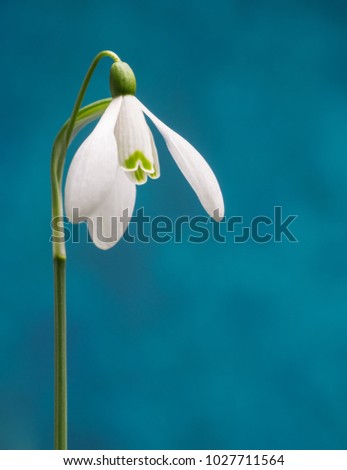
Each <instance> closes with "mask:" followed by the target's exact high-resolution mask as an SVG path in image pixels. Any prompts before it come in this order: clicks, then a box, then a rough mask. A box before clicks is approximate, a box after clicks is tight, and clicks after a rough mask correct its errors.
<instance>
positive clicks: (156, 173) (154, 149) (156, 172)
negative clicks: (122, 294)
mask: <svg viewBox="0 0 347 470" xmlns="http://www.w3.org/2000/svg"><path fill="white" fill-rule="evenodd" d="M147 127H148V126H147ZM148 132H149V137H150V139H151V146H152V158H153V165H154V173H151V174H150V175H149V176H150V177H151V178H152V179H157V178H159V176H160V165H159V158H158V152H157V147H156V146H155V142H154V138H153V134H152V131H151V129H150V128H149V127H148Z"/></svg>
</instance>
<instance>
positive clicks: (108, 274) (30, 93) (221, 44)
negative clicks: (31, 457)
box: [0, 0, 347, 449]
mask: <svg viewBox="0 0 347 470" xmlns="http://www.w3.org/2000/svg"><path fill="white" fill-rule="evenodd" d="M0 9H1V10H0V12H1V15H0V18H1V19H0V26H1V27H0V38H1V44H2V53H1V76H0V84H1V87H0V95H1V104H2V107H1V118H0V119H1V150H2V151H1V158H0V168H1V170H0V171H1V173H0V174H1V185H0V194H1V201H2V214H1V219H2V220H1V246H2V248H1V265H2V266H1V267H2V269H1V290H0V309H1V328H0V371H1V372H0V423H1V424H0V447H1V448H2V449H49V448H51V447H52V442H53V311H52V302H53V290H52V283H53V279H52V267H51V245H50V243H49V236H50V181H49V161H50V150H51V145H52V142H53V139H54V137H55V134H56V133H57V131H58V129H59V128H60V126H61V124H62V123H63V122H64V121H65V120H66V119H67V117H68V116H69V113H70V112H71V109H72V105H73V102H74V99H75V97H76V93H77V91H78V89H79V86H80V83H81V80H82V78H83V76H84V73H85V71H86V69H87V67H88V65H89V63H90V61H91V60H92V58H93V57H94V55H95V54H96V53H97V52H98V51H99V50H101V49H105V48H107V49H113V50H115V51H116V52H117V53H118V54H119V55H120V56H121V57H122V58H123V60H125V61H127V62H129V63H130V64H131V66H132V67H133V69H134V71H135V72H136V75H137V80H138V97H139V98H140V99H141V100H142V101H143V102H144V103H145V104H146V105H147V106H148V107H149V108H150V109H151V110H152V111H153V112H154V113H155V114H157V115H158V116H159V117H160V118H161V119H163V120H164V122H166V123H167V124H168V125H170V126H172V127H173V128H174V129H175V130H177V131H178V132H180V133H181V134H182V135H184V136H185V137H186V138H187V139H188V140H189V141H190V142H192V143H193V144H194V145H195V146H196V147H197V148H198V149H199V150H200V151H201V152H202V154H203V155H204V156H206V158H207V160H208V161H209V163H210V164H211V166H212V167H213V169H214V171H215V173H216V175H217V177H218V179H219V181H220V184H221V187H222V190H223V194H224V197H225V204H226V214H227V216H232V215H242V216H244V217H245V218H246V220H248V221H249V220H250V219H251V218H252V217H254V216H256V215H262V214H265V215H270V216H271V214H272V212H273V207H274V206H275V205H281V206H283V210H284V213H285V214H298V216H299V217H298V219H297V221H296V222H295V224H294V225H293V231H294V233H295V235H296V236H297V238H298V240H299V242H298V243H288V242H286V241H284V242H283V243H277V244H275V243H273V242H271V243H268V244H263V245H260V244H256V243H253V242H248V243H245V244H234V243H233V242H232V239H231V238H229V239H228V242H227V243H226V244H218V243H215V242H213V241H211V240H210V241H208V242H207V243H205V244H200V245H193V244H190V243H182V244H174V243H168V244H164V245H160V244H157V243H154V242H152V243H149V244H141V243H137V244H126V243H124V241H122V242H120V243H119V245H117V246H116V247H115V248H113V249H112V250H110V251H108V252H102V251H99V250H97V249H96V248H95V247H94V246H93V245H91V244H87V243H85V242H82V243H81V244H76V245H72V244H71V243H70V244H68V247H67V249H68V278H67V281H68V283H67V285H68V288H67V294H68V355H69V359H68V376H69V426H70V429H69V445H70V448H71V449H191V448H196V449H247V448H255V449H267V448H274V449H276V448H284V449H337V448H342V449H346V448H347V365H346V364H347V309H346V303H347V302H346V281H347V268H346V241H347V240H346V238H347V237H346V234H347V227H346V216H347V214H346V188H347V184H346V175H347V60H346V59H347V4H346V2H344V1H342V0H341V1H338V0H329V1H322V0H321V1H319V0H315V1H313V0H312V1H310V0H292V1H277V0H272V1H271V0H268V1H266V0H257V1H256V0H253V1H251V0H225V1H223V0H214V1H203V0H194V1H188V2H183V1H177V0H176V1H171V0H170V1H165V2H163V1H154V0H153V1H150V0H149V1H142V0H133V1H130V2H120V1H98V2H93V1H89V0H84V1H83V2H82V1H71V0H70V1H66V0H61V1H59V2H55V1H43V0H42V1H38V0H33V1H31V2H25V1H17V2H10V1H9V0H3V1H2V2H1V7H0ZM109 65H110V62H109V61H107V60H105V61H104V62H103V63H102V65H101V66H100V68H98V70H97V72H96V74H95V76H94V78H93V81H92V83H91V86H90V88H89V91H88V95H87V98H86V102H91V101H94V100H96V99H99V98H103V97H105V96H108V94H109V92H108V69H109ZM155 139H156V142H157V145H158V150H159V153H160V161H161V168H162V177H161V178H160V180H158V181H155V182H150V183H149V184H147V185H145V186H143V187H140V188H139V190H138V198H137V207H141V206H144V207H145V210H146V213H147V214H149V215H152V216H155V215H163V214H164V215H168V216H170V217H173V218H175V217H177V216H179V215H182V214H187V215H191V216H193V215H202V214H203V209H202V208H201V206H200V204H199V202H198V200H197V198H196V197H195V195H194V193H193V192H192V190H191V188H190V187H189V185H188V184H187V182H186V181H185V180H184V178H183V177H182V175H181V174H180V172H179V170H178V169H177V167H176V165H175V164H174V162H173V160H172V159H171V156H170V155H169V153H168V151H167V150H166V147H165V145H164V144H163V141H162V139H161V137H160V135H159V134H158V133H157V132H156V133H155ZM80 142H81V139H79V141H78V143H80ZM76 145H77V144H76ZM75 148H76V146H74V148H73V149H72V151H71V152H70V153H69V157H68V163H69V162H70V161H71V158H72V155H73V150H74V149H75ZM82 232H83V233H85V230H82Z"/></svg>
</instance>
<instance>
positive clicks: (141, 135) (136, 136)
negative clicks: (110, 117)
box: [115, 95, 154, 183]
mask: <svg viewBox="0 0 347 470" xmlns="http://www.w3.org/2000/svg"><path fill="white" fill-rule="evenodd" d="M115 136H116V140H117V146H118V161H119V165H120V166H121V167H122V168H123V169H124V171H126V172H130V173H133V174H134V175H132V176H135V181H136V180H137V182H138V183H144V182H145V179H147V176H146V174H149V173H154V166H153V164H154V160H153V155H152V144H151V138H150V134H149V132H148V126H147V123H146V120H145V117H144V115H143V112H142V111H141V108H140V106H139V104H138V101H137V100H136V98H135V97H134V96H131V95H126V96H124V97H123V103H122V107H121V110H120V113H119V117H118V121H117V124H116V129H115ZM132 176H131V177H132Z"/></svg>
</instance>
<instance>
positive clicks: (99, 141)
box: [65, 97, 122, 221]
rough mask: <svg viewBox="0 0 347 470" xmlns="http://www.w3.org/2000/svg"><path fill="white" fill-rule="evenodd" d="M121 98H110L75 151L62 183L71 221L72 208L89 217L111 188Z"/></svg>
mask: <svg viewBox="0 0 347 470" xmlns="http://www.w3.org/2000/svg"><path fill="white" fill-rule="evenodd" d="M121 104H122V97H119V98H115V99H113V100H112V101H111V103H110V104H109V106H108V107H107V109H106V110H105V112H104V114H103V115H102V116H101V118H100V121H99V122H98V124H97V125H96V127H95V129H94V130H93V132H92V133H91V134H90V135H89V136H88V137H87V139H86V140H85V141H84V142H83V143H82V145H81V146H80V147H79V149H78V150H77V152H76V154H75V156H74V158H73V160H72V162H71V165H70V168H69V171H68V175H67V179H66V184H65V211H66V215H67V217H68V218H69V219H70V220H71V221H73V208H78V212H79V215H80V216H88V215H89V214H91V213H92V212H93V210H94V208H95V207H96V206H98V204H99V203H100V201H101V200H103V198H104V197H105V196H106V194H107V193H108V192H109V191H110V188H111V186H112V184H113V183H114V180H115V178H116V172H117V168H118V160H117V144H116V140H115V137H114V127H115V125H116V122H117V118H118V115H119V110H120V108H121Z"/></svg>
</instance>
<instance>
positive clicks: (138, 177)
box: [134, 167, 145, 183]
mask: <svg viewBox="0 0 347 470" xmlns="http://www.w3.org/2000/svg"><path fill="white" fill-rule="evenodd" d="M134 175H135V178H136V181H138V182H139V183H142V182H143V181H144V180H145V173H144V171H143V170H142V168H141V167H138V169H137V170H135V171H134Z"/></svg>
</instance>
